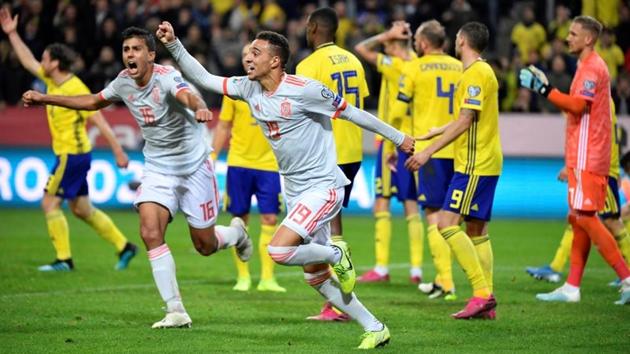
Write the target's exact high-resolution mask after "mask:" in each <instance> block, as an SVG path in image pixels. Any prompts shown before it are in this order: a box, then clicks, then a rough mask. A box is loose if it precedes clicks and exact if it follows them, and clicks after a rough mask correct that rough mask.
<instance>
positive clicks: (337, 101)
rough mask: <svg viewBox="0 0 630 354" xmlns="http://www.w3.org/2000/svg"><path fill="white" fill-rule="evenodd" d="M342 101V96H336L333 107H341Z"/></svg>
mask: <svg viewBox="0 0 630 354" xmlns="http://www.w3.org/2000/svg"><path fill="white" fill-rule="evenodd" d="M340 103H341V96H335V99H334V100H333V103H332V105H333V107H335V108H339V104H340Z"/></svg>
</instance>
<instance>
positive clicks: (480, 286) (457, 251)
mask: <svg viewBox="0 0 630 354" xmlns="http://www.w3.org/2000/svg"><path fill="white" fill-rule="evenodd" d="M440 234H442V236H443V237H444V239H445V240H446V242H447V243H448V245H449V246H450V247H451V251H452V252H453V254H454V255H455V259H457V262H459V264H460V265H461V266H462V268H463V269H464V272H466V276H468V280H469V281H470V285H471V286H472V288H473V296H475V297H481V298H485V299H487V298H488V297H490V294H491V292H490V289H489V288H488V283H487V282H486V278H485V276H484V274H483V269H482V268H481V263H480V262H479V257H478V256H477V251H476V250H475V246H474V245H473V243H472V241H471V240H470V238H469V237H468V235H467V234H466V233H465V232H464V231H462V230H461V229H460V228H459V226H449V227H447V228H444V229H442V230H440Z"/></svg>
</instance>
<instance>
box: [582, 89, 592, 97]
mask: <svg viewBox="0 0 630 354" xmlns="http://www.w3.org/2000/svg"><path fill="white" fill-rule="evenodd" d="M580 95H582V96H586V97H591V98H592V97H595V92H590V91H586V90H582V91H580Z"/></svg>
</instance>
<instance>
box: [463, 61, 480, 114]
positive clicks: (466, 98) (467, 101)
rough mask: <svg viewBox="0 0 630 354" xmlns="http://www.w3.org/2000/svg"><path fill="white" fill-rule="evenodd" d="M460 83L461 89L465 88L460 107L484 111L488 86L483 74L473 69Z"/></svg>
mask: <svg viewBox="0 0 630 354" xmlns="http://www.w3.org/2000/svg"><path fill="white" fill-rule="evenodd" d="M459 85H460V86H461V89H462V90H464V92H463V94H462V95H461V96H460V97H461V98H460V99H461V102H459V103H460V107H461V108H467V109H472V110H475V111H482V110H483V108H484V107H483V102H484V98H485V95H486V91H487V88H486V87H484V81H483V76H482V75H480V73H479V72H478V71H471V72H470V73H468V75H464V76H463V77H462V81H461V82H460V83H459Z"/></svg>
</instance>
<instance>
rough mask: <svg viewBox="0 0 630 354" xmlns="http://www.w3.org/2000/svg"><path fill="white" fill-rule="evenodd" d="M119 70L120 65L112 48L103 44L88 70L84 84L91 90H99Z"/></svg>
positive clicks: (113, 77)
mask: <svg viewBox="0 0 630 354" xmlns="http://www.w3.org/2000/svg"><path fill="white" fill-rule="evenodd" d="M121 70H122V65H121V64H120V59H119V58H118V57H117V56H116V54H115V51H114V49H112V48H111V47H109V46H104V47H102V48H101V52H100V53H99V56H98V59H97V60H96V61H95V62H94V64H92V66H91V67H90V69H89V71H88V75H87V78H86V84H87V85H88V87H89V89H90V91H91V92H100V91H101V90H103V88H105V86H107V84H109V82H110V81H112V80H113V79H115V78H116V76H118V73H120V71H121Z"/></svg>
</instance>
